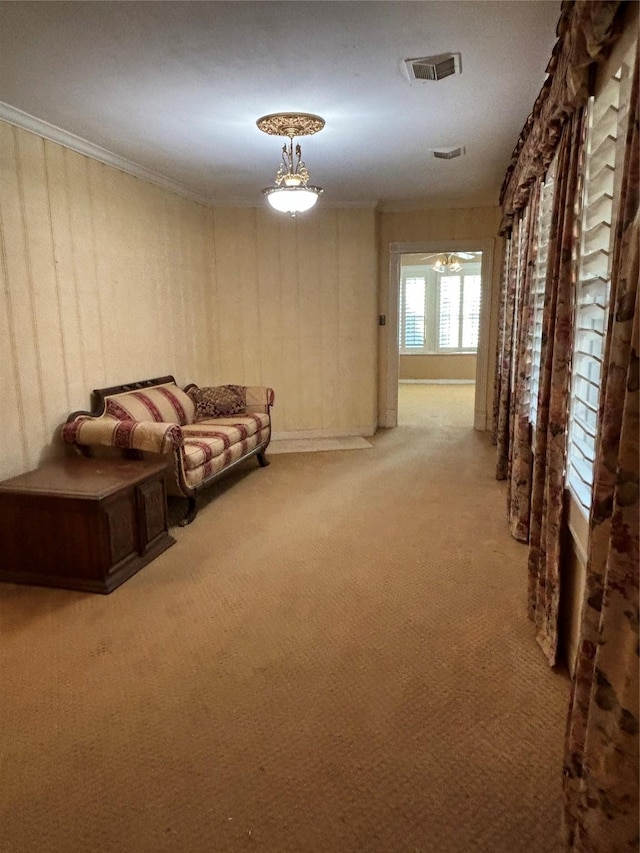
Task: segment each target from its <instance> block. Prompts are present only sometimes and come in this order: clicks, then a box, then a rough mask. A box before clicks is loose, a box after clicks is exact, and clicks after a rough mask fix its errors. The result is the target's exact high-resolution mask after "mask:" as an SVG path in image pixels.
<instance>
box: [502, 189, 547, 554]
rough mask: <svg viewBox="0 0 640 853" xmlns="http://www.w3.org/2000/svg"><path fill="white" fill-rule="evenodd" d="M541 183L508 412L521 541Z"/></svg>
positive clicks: (523, 271) (531, 209)
mask: <svg viewBox="0 0 640 853" xmlns="http://www.w3.org/2000/svg"><path fill="white" fill-rule="evenodd" d="M539 205H540V182H539V181H537V182H536V183H535V185H534V187H533V189H532V192H531V195H530V197H529V201H528V204H527V207H526V219H527V224H528V228H527V231H526V234H524V235H523V236H524V241H523V246H522V260H521V265H520V278H521V283H522V284H521V292H520V299H519V301H518V305H517V317H518V329H517V336H516V342H515V343H516V345H515V347H514V360H513V367H514V370H513V375H514V383H513V384H514V389H513V394H512V396H511V407H510V412H509V464H508V470H507V481H508V483H509V488H508V492H507V516H508V519H509V523H510V525H511V535H512V536H513V537H514V538H515V539H518V540H519V541H520V542H528V541H529V516H530V512H531V473H532V464H533V456H532V450H531V426H530V381H531V356H532V344H533V303H532V287H533V279H534V277H535V270H536V260H537V250H538V246H537V236H538V212H539Z"/></svg>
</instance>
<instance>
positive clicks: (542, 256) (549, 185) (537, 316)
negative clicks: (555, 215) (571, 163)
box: [528, 155, 558, 429]
mask: <svg viewBox="0 0 640 853" xmlns="http://www.w3.org/2000/svg"><path fill="white" fill-rule="evenodd" d="M557 160H558V157H557V155H556V156H555V157H554V158H553V160H552V162H551V164H550V165H549V168H548V169H547V174H546V175H545V179H544V183H543V185H542V187H541V189H540V207H539V215H538V234H537V246H538V249H537V254H536V271H535V275H534V276H533V280H532V283H531V331H530V342H529V358H528V360H529V365H528V366H529V376H530V380H529V421H530V422H531V424H532V426H533V428H534V429H535V426H536V422H537V414H538V398H539V394H540V363H541V355H542V313H543V310H544V295H545V289H546V279H547V262H548V259H549V235H550V233H551V215H552V212H553V192H554V187H555V178H556V166H557Z"/></svg>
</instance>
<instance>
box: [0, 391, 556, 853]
mask: <svg viewBox="0 0 640 853" xmlns="http://www.w3.org/2000/svg"><path fill="white" fill-rule="evenodd" d="M472 395H473V388H470V387H467V386H453V387H443V386H403V387H402V388H401V412H402V416H401V420H402V423H403V425H402V426H400V427H399V428H398V429H396V430H388V431H382V432H379V433H378V434H377V435H376V436H375V437H374V438H373V439H372V442H373V443H374V445H375V447H374V449H373V450H372V451H369V452H367V453H361V452H359V451H339V452H335V453H332V452H326V453H309V454H300V453H295V454H282V455H278V456H275V455H274V456H273V458H272V464H271V465H270V466H269V467H268V468H266V469H264V470H263V469H259V468H258V466H257V465H256V464H255V462H253V461H252V462H250V463H249V464H248V465H247V466H246V468H245V470H244V471H243V472H241V473H238V474H237V475H234V476H232V477H231V478H228V479H227V481H226V482H225V484H224V486H223V487H222V486H221V487H219V488H216V489H214V490H213V492H212V494H211V499H210V500H209V502H208V505H206V506H204V507H203V509H202V510H201V512H200V514H199V516H198V518H197V519H196V521H195V522H194V524H193V525H192V526H191V527H188V528H186V529H177V528H176V529H174V530H173V531H172V532H173V533H174V535H175V536H176V538H177V539H178V544H177V545H175V546H174V547H173V548H171V549H170V550H169V551H167V552H166V553H165V554H163V555H162V556H161V557H159V558H158V559H157V560H156V561H155V562H153V563H151V564H150V565H149V566H147V567H146V568H144V569H143V570H142V571H141V572H140V573H139V574H138V575H136V576H135V577H134V578H132V579H131V580H129V581H128V582H127V583H126V584H124V585H123V586H122V587H120V588H119V589H118V590H116V591H115V592H114V593H113V594H112V595H110V596H106V597H105V596H99V595H88V594H81V593H74V592H67V591H63V590H47V589H38V588H35V587H31V588H30V587H19V586H13V585H8V584H4V585H0V611H1V619H2V622H1V628H2V643H1V646H0V654H1V656H2V657H1V679H0V684H1V689H2V699H1V702H0V732H1V734H0V737H1V738H2V764H1V778H2V797H1V798H0V809H1V822H0V850H2V851H3V853H45V851H46V853H76V851H78V853H79V851H82V853H85V851H86V853H89V851H91V853H131V851H136V853H137V851H149V853H155V851H176V852H177V853H211V851H213V852H214V853H236V851H248V850H255V851H268V853H352V851H353V853H356V851H357V853H383V852H384V853H427V851H428V852H429V853H467V851H483V853H502V851H504V853H516V852H517V853H521V851H527V853H529V851H530V853H555V851H557V850H559V845H558V837H559V820H560V790H561V764H562V741H563V728H564V719H565V713H566V705H567V698H568V683H567V680H566V678H565V677H564V676H562V675H559V674H555V673H553V672H551V671H550V670H549V669H548V668H547V665H546V663H545V660H544V658H543V656H542V654H541V653H540V652H539V650H538V648H537V646H536V644H535V642H534V638H533V629H532V626H531V624H530V623H529V622H528V621H527V618H526V614H525V597H526V596H525V590H526V573H525V563H526V549H525V548H524V547H523V546H522V545H519V544H518V543H516V542H515V541H514V540H513V539H511V538H510V536H509V534H508V531H507V526H506V523H505V519H504V486H503V485H502V484H499V483H496V482H495V480H494V479H493V460H494V450H493V448H492V447H491V446H490V444H489V442H488V440H487V437H486V436H485V435H480V434H478V433H475V432H474V431H473V430H472V429H471V426H470V425H471V422H472V415H473V412H472ZM275 415H276V418H277V410H276V411H275ZM214 493H215V494H214Z"/></svg>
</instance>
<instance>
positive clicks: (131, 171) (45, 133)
mask: <svg viewBox="0 0 640 853" xmlns="http://www.w3.org/2000/svg"><path fill="white" fill-rule="evenodd" d="M0 120H2V121H6V122H7V123H8V124H13V125H15V126H16V127H19V128H22V130H27V131H29V133H35V134H36V135H37V136H42V137H43V138H44V139H49V140H50V141H51V142H55V143H57V144H58V145H62V146H63V147H64V148H70V149H71V150H72V151H76V152H77V153H78V154H84V156H85V157H90V158H91V159H92V160H98V161H99V162H100V163H104V164H105V165H107V166H113V168H115V169H119V170H120V171H121V172H126V173H127V174H128V175H133V176H134V177H136V178H140V179H141V180H143V181H147V182H148V183H150V184H155V185H156V186H158V187H162V189H165V190H169V191H170V192H173V193H176V195H180V196H183V197H185V198H188V199H191V201H196V202H198V203H199V204H204V205H207V206H211V202H210V200H209V199H208V198H207V197H206V196H203V195H201V194H200V193H197V192H196V191H195V190H192V189H191V188H189V187H186V186H184V185H183V184H180V183H178V182H177V181H172V180H171V178H167V177H165V176H164V175H161V174H160V173H159V172H154V171H153V170H151V169H147V168H145V167H144V166H140V165H138V164H137V163H133V162H132V161H131V160H127V159H126V158H125V157H120V156H119V155H118V154H114V153H113V151H108V150H107V149H106V148H102V147H101V146H100V145H95V144H94V143H93V142H89V141H88V140H87V139H82V137H80V136H76V135H75V134H74V133H70V132H69V131H68V130H63V129H62V128H61V127H56V125H54V124H49V122H48V121H44V120H43V119H40V118H37V117H36V116H32V115H29V113H25V112H23V111H22V110H19V109H17V108H16V107H12V106H11V105H10V104H5V103H4V102H3V101H0Z"/></svg>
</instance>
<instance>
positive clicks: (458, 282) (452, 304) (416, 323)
mask: <svg viewBox="0 0 640 853" xmlns="http://www.w3.org/2000/svg"><path fill="white" fill-rule="evenodd" d="M480 266H481V265H480V264H479V263H477V262H476V263H473V264H464V266H463V268H462V270H460V271H459V272H450V271H448V272H443V273H438V272H436V271H434V270H433V268H432V267H428V266H425V267H422V268H420V267H407V268H404V267H403V271H402V275H401V282H400V318H399V319H400V330H399V331H400V338H399V339H400V352H401V353H403V354H405V355H406V354H411V353H420V354H429V353H431V354H434V353H438V354H446V353H475V352H476V350H477V348H478V335H479V332H480V305H481V282H482V278H481V275H480Z"/></svg>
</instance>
